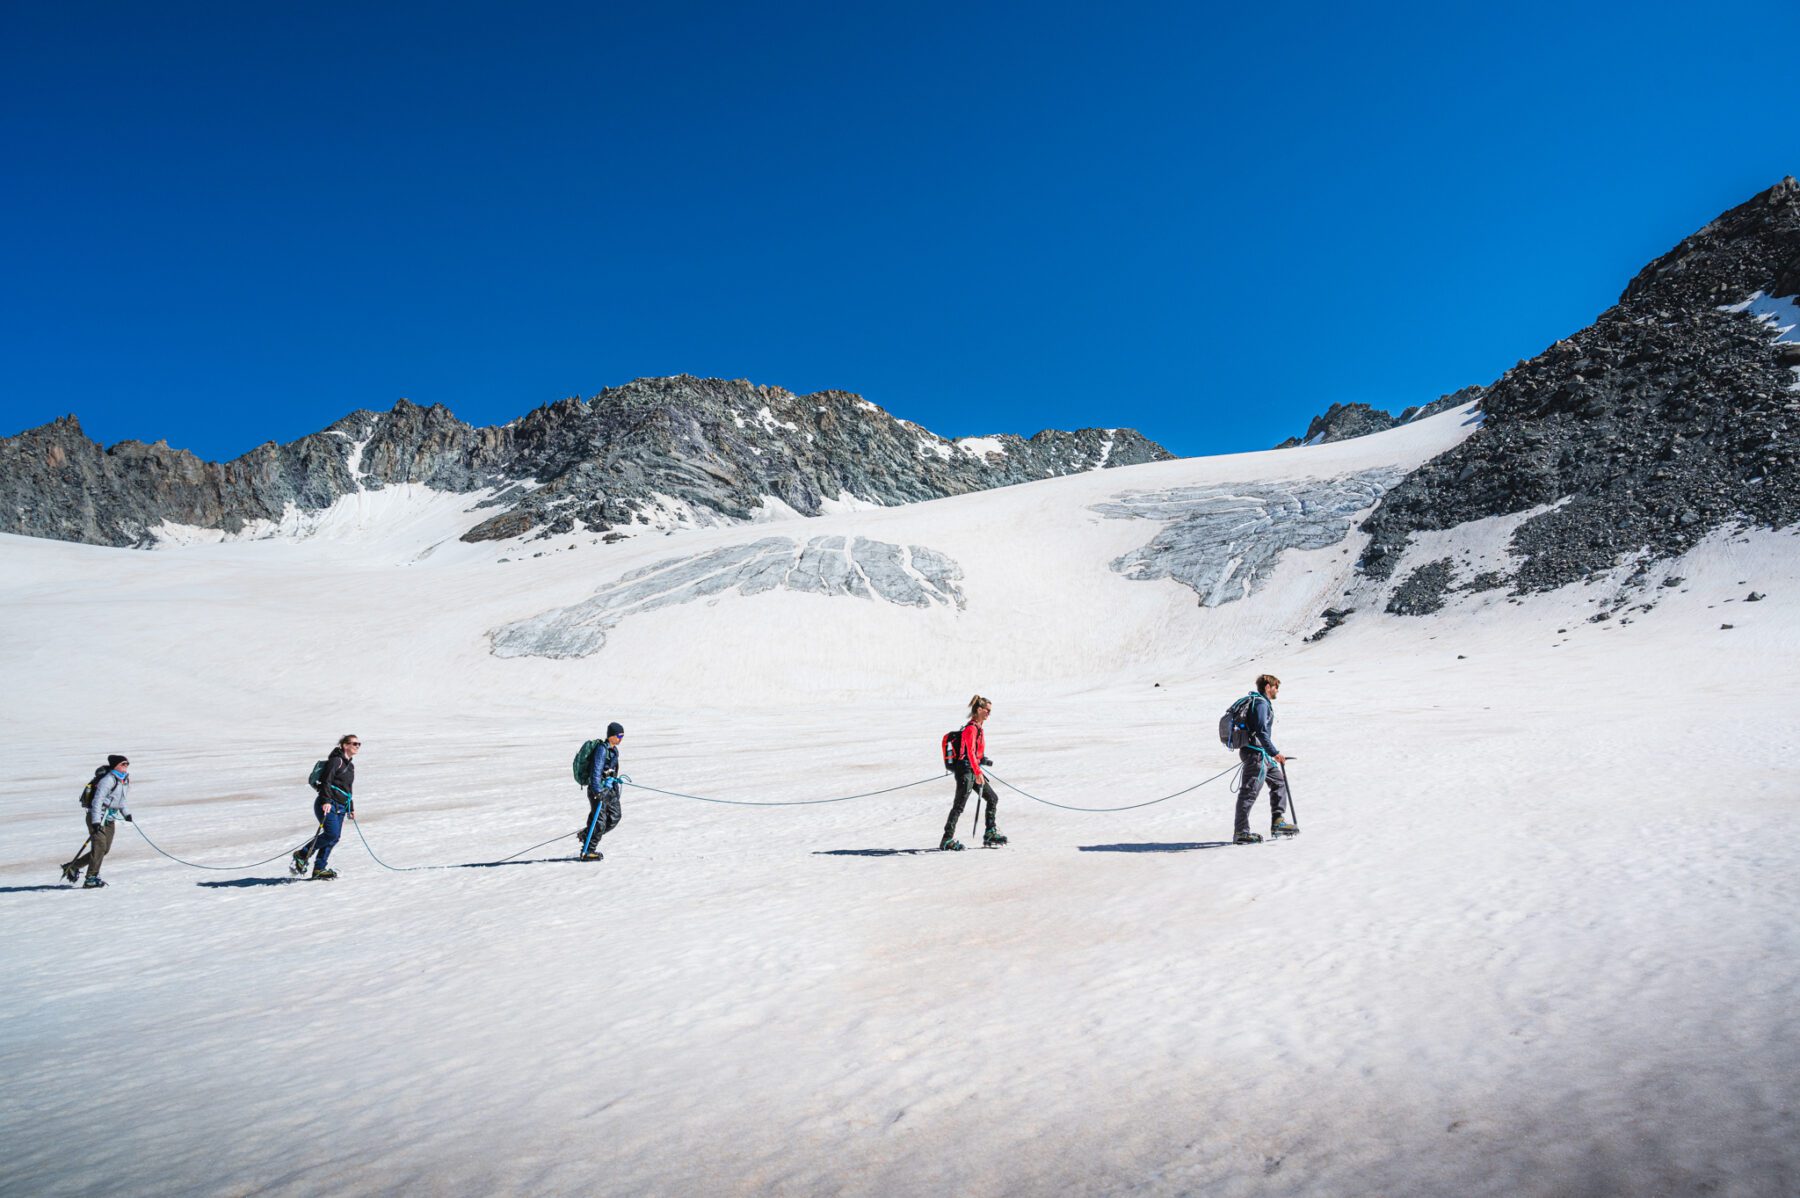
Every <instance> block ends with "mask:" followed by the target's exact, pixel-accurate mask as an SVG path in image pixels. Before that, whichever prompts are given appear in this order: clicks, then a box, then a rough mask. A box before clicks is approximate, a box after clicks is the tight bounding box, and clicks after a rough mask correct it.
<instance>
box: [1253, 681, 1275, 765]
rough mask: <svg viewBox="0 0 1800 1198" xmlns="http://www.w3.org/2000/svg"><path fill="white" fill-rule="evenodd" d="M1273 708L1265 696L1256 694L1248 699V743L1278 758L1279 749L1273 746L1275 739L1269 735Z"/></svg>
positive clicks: (1273, 712)
mask: <svg viewBox="0 0 1800 1198" xmlns="http://www.w3.org/2000/svg"><path fill="white" fill-rule="evenodd" d="M1274 714H1275V710H1274V708H1272V707H1271V706H1270V705H1269V700H1268V698H1267V697H1266V696H1263V695H1258V696H1257V697H1256V698H1254V699H1252V700H1251V701H1250V743H1251V744H1253V745H1255V746H1256V747H1257V748H1259V749H1261V750H1262V751H1263V752H1265V753H1267V754H1268V755H1269V756H1271V757H1274V758H1277V759H1279V758H1280V757H1281V750H1280V749H1277V748H1276V747H1275V739H1274V737H1273V736H1271V735H1270V733H1271V731H1272V730H1271V729H1270V727H1269V725H1270V724H1271V723H1272V722H1273V720H1272V717H1273V716H1274Z"/></svg>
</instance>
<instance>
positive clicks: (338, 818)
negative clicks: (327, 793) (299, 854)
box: [313, 803, 344, 873]
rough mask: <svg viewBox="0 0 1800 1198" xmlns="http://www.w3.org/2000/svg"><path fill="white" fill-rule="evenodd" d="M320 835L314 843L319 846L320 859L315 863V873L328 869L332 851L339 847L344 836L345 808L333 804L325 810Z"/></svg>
mask: <svg viewBox="0 0 1800 1198" xmlns="http://www.w3.org/2000/svg"><path fill="white" fill-rule="evenodd" d="M322 823H323V826H322V827H321V828H320V829H319V834H318V836H317V837H315V838H314V840H313V843H314V844H315V845H316V846H317V852H318V859H317V860H316V861H314V862H313V872H314V873H318V872H319V871H320V870H322V869H325V868H327V863H328V862H330V860H331V850H332V849H335V848H336V847H337V842H338V839H339V838H340V837H341V836H343V834H344V808H343V806H342V805H341V804H338V803H332V804H331V805H330V806H328V807H326V808H325V818H324V820H323V821H322Z"/></svg>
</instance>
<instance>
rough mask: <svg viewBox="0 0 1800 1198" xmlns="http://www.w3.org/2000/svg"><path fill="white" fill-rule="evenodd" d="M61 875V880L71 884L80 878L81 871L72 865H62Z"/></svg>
mask: <svg viewBox="0 0 1800 1198" xmlns="http://www.w3.org/2000/svg"><path fill="white" fill-rule="evenodd" d="M62 876H63V881H65V882H67V883H68V884H69V885H71V886H73V885H75V883H77V882H79V881H80V880H81V871H80V870H79V869H76V868H75V867H74V866H73V865H65V866H63V867H62Z"/></svg>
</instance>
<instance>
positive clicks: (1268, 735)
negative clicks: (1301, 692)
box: [1232, 674, 1300, 844]
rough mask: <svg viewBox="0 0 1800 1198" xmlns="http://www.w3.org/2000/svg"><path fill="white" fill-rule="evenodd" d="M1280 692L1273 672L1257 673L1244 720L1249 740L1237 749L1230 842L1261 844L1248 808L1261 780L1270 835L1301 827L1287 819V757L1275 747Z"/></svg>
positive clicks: (1279, 682) (1260, 785) (1259, 786)
mask: <svg viewBox="0 0 1800 1198" xmlns="http://www.w3.org/2000/svg"><path fill="white" fill-rule="evenodd" d="M1280 691H1281V679H1279V678H1277V677H1275V675H1273V674H1259V675H1257V678H1256V693H1255V695H1253V696H1252V697H1251V699H1250V708H1249V710H1248V711H1247V712H1245V717H1244V723H1245V724H1246V725H1247V726H1248V732H1249V741H1248V742H1247V743H1246V744H1245V745H1244V747H1243V748H1241V749H1239V750H1238V761H1239V762H1240V763H1242V765H1243V777H1244V780H1243V782H1242V783H1241V784H1240V785H1239V786H1238V796H1237V825H1236V827H1235V828H1234V830H1233V834H1232V841H1233V842H1234V843H1236V844H1260V843H1262V837H1260V836H1258V835H1257V834H1256V833H1254V832H1252V831H1251V830H1250V808H1252V807H1254V806H1255V805H1256V796H1257V795H1258V794H1259V793H1260V792H1261V791H1262V788H1263V783H1264V782H1267V783H1268V784H1269V834H1270V835H1272V836H1292V835H1294V833H1296V832H1298V831H1299V830H1300V829H1299V828H1298V827H1296V826H1295V825H1294V824H1293V823H1291V822H1289V820H1288V818H1287V806H1288V782H1287V768H1286V767H1287V757H1286V756H1285V755H1284V754H1283V753H1282V752H1281V750H1280V749H1277V748H1276V747H1275V696H1276V695H1277V694H1279V693H1280Z"/></svg>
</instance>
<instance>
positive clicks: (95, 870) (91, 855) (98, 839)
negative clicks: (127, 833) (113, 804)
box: [69, 823, 113, 878]
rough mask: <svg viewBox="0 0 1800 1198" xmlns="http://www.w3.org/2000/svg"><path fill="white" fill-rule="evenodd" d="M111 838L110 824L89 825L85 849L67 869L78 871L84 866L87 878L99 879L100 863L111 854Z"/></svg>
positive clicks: (111, 826)
mask: <svg viewBox="0 0 1800 1198" xmlns="http://www.w3.org/2000/svg"><path fill="white" fill-rule="evenodd" d="M112 838H113V825H112V824H109V823H108V824H89V825H88V843H87V848H85V849H83V850H82V852H81V856H79V857H77V858H75V860H73V861H71V862H69V868H70V869H72V870H79V869H81V868H82V867H84V866H85V867H86V868H87V876H88V877H90V878H97V877H99V876H100V863H101V862H102V861H104V860H106V855H107V854H108V853H110V852H112Z"/></svg>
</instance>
